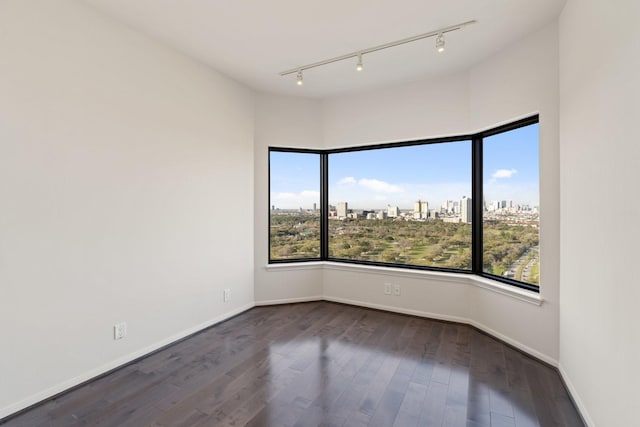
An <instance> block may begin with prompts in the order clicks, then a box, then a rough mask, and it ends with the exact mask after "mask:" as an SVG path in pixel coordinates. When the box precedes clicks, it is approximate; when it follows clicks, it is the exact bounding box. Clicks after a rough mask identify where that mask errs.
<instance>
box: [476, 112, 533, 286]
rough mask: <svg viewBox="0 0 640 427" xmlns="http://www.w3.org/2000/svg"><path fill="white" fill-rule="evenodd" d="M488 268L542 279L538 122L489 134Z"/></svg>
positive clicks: (486, 180)
mask: <svg viewBox="0 0 640 427" xmlns="http://www.w3.org/2000/svg"><path fill="white" fill-rule="evenodd" d="M482 150H483V162H484V163H483V175H484V176H483V189H484V206H483V216H482V231H483V237H482V242H483V251H482V257H483V262H482V268H483V272H485V273H488V274H492V275H497V276H503V277H506V278H509V279H514V280H516V281H520V282H525V283H528V284H530V285H535V286H537V285H538V283H539V281H540V247H539V242H540V235H539V225H540V220H539V216H538V206H539V198H540V197H539V193H540V191H539V173H538V163H539V161H538V124H537V123H535V124H531V125H528V126H525V127H520V128H517V129H514V130H510V131H507V132H503V133H499V134H496V135H492V136H489V137H487V138H484V140H483V147H482Z"/></svg>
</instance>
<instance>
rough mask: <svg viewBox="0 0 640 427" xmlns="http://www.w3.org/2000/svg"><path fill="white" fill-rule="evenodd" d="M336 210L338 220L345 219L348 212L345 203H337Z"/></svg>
mask: <svg viewBox="0 0 640 427" xmlns="http://www.w3.org/2000/svg"><path fill="white" fill-rule="evenodd" d="M336 210H337V211H338V218H339V219H342V218H346V217H347V213H348V212H349V208H348V204H347V202H338V204H337V205H336Z"/></svg>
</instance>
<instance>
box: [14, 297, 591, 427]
mask: <svg viewBox="0 0 640 427" xmlns="http://www.w3.org/2000/svg"><path fill="white" fill-rule="evenodd" d="M76 425H90V426H94V425H101V426H145V425H151V426H244V425H248V426H269V427H271V426H321V425H322V426H402V427H404V426H470V427H471V426H473V427H476V426H477V427H479V426H518V427H524V426H541V427H547V426H582V425H583V424H582V422H581V421H580V417H579V415H578V414H577V412H576V410H575V408H574V406H573V405H572V403H571V401H570V399H569V397H568V395H567V392H566V390H565V389H564V387H563V385H562V383H561V381H560V378H559V376H558V374H557V372H556V371H555V370H554V369H552V368H550V367H548V366H546V365H544V364H542V363H540V362H538V361H536V360H534V359H532V358H529V357H527V356H525V355H524V354H522V353H520V352H518V351H516V350H514V349H513V348H511V347H509V346H507V345H505V344H503V343H501V342H500V341H497V340H496V339H493V338H491V337H489V336H487V335H485V334H483V333H481V332H479V331H477V330H476V329H474V328H472V327H469V326H466V325H459V324H454V323H446V322H439V321H433V320H428V319H422V318H416V317H411V316H404V315H400V314H394V313H386V312H381V311H376V310H370V309H366V308H359V307H352V306H347V305H342V304H334V303H329V302H314V303H304V304H294V305H283V306H272V307H257V308H254V309H252V310H249V311H248V312H246V313H243V314H241V315H239V316H237V317H234V318H233V319H230V320H228V321H226V322H224V323H222V324H220V325H217V326H215V327H212V328H210V329H208V330H206V331H204V332H202V333H199V334H197V335H195V336H193V337H191V338H189V339H187V340H185V341H182V342H180V343H178V344H176V345H174V346H172V347H169V348H167V349H165V350H163V351H161V352H158V353H156V354H153V355H151V356H149V357H147V358H145V359H143V360H140V361H138V362H137V363H134V364H131V365H129V366H126V367H125V368H123V369H120V370H118V371H116V372H114V373H112V374H110V375H108V376H105V377H103V378H100V379H98V380H96V381H94V382H91V383H89V384H87V385H85V386H83V387H81V388H78V389H76V390H73V391H71V392H69V393H67V394H64V395H62V396H60V397H59V398H57V399H55V400H53V401H50V402H48V403H46V404H43V405H41V406H39V407H36V408H34V409H32V410H30V411H28V412H26V413H24V414H21V415H19V416H17V417H14V418H13V419H9V420H8V421H7V423H6V424H5V425H4V426H3V427H9V426H29V427H31V426H76Z"/></svg>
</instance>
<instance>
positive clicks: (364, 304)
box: [324, 296, 558, 367]
mask: <svg viewBox="0 0 640 427" xmlns="http://www.w3.org/2000/svg"><path fill="white" fill-rule="evenodd" d="M324 300H325V301H333V302H340V303H344V304H350V305H357V306H360V307H367V308H375V309H378V310H385V311H391V312H394V313H401V314H410V315H412V316H418V317H427V318H430V319H437V320H446V321H449V322H458V323H465V324H467V325H471V326H473V327H476V328H478V329H480V330H481V331H483V332H486V333H487V334H489V335H491V336H493V337H496V338H498V339H499V340H501V341H504V342H506V343H507V344H509V345H511V346H513V347H515V348H517V349H518V350H521V351H523V352H525V353H527V354H530V355H531V356H533V357H535V358H537V359H540V360H542V361H543V362H545V363H548V364H549V365H551V366H554V367H557V366H558V361H557V360H556V359H554V358H552V357H549V356H547V355H546V354H544V353H541V352H539V351H537V350H535V349H533V348H531V347H529V346H527V345H525V344H522V343H521V342H519V341H516V340H514V339H512V338H509V337H508V336H506V335H504V334H501V333H500V332H497V331H495V330H493V329H491V328H489V327H487V326H485V325H483V324H482V323H480V322H476V321H475V320H471V319H468V318H466V317H460V316H448V315H443V314H439V313H430V312H427V311H420V310H411V309H407V308H402V307H394V306H389V305H381V304H373V303H369V302H365V301H358V300H350V299H345V298H336V297H330V296H325V297H324Z"/></svg>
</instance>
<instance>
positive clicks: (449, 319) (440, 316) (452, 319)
mask: <svg viewBox="0 0 640 427" xmlns="http://www.w3.org/2000/svg"><path fill="white" fill-rule="evenodd" d="M323 299H324V300H325V301H331V302H339V303H342V304H349V305H357V306H359V307H367V308H374V309H376V310H384V311H391V312H393V313H400V314H409V315H411V316H418V317H428V318H430V319H436V320H446V321H447V322H458V323H469V321H468V320H467V319H465V318H463V317H458V316H447V315H443V314H437V313H429V312H426V311H420V310H411V309H408V308H402V307H394V306H391V305H383V304H374V303H370V302H366V301H358V300H351V299H347V298H336V297H330V296H325V297H324V298H323Z"/></svg>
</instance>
